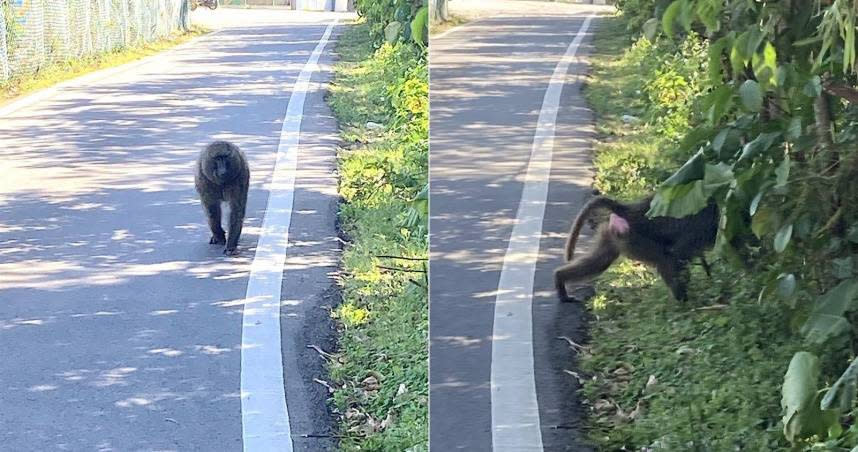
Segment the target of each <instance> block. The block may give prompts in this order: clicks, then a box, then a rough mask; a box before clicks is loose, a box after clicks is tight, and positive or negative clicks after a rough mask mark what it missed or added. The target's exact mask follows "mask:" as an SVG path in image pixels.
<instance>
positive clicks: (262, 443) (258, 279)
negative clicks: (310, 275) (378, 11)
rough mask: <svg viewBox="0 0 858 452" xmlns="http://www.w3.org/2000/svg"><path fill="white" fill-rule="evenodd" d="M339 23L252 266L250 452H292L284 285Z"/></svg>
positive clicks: (312, 63)
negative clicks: (313, 114)
mask: <svg viewBox="0 0 858 452" xmlns="http://www.w3.org/2000/svg"><path fill="white" fill-rule="evenodd" d="M336 24H337V20H336V19H335V20H334V21H333V22H331V23H330V24H329V25H328V27H327V28H326V29H325V33H324V34H323V35H322V38H321V39H320V40H319V43H318V44H317V45H316V49H315V50H313V53H312V54H311V55H310V58H309V59H308V60H307V63H306V64H305V65H304V68H303V69H301V73H300V74H299V75H298V80H297V81H296V82H295V86H294V88H292V95H291V96H290V97H289V105H288V106H287V107H286V117H285V118H284V119H283V128H282V129H281V130H280V143H279V145H278V146H277V161H276V163H275V164H274V174H273V176H272V177H271V184H270V188H269V195H268V207H267V208H266V209H265V218H264V220H263V222H262V231H261V232H260V234H259V243H258V244H257V246H256V255H255V256H254V257H253V263H252V264H251V266H250V277H249V278H248V281H247V295H246V297H245V300H244V318H243V321H242V326H241V427H242V439H243V441H244V450H245V451H246V452H267V451H277V452H292V433H291V429H290V426H289V410H288V409H287V406H286V393H285V389H284V382H283V356H282V355H281V353H282V351H281V346H280V285H281V282H282V278H283V266H284V264H285V262H286V245H287V243H288V240H289V225H290V223H291V221H292V201H293V200H294V196H295V191H294V188H295V172H296V170H297V167H298V143H299V139H300V135H301V120H302V118H303V115H304V100H305V99H306V97H307V91H308V90H309V87H310V77H311V76H312V75H313V72H315V71H316V70H317V69H318V64H317V63H318V61H319V56H320V55H321V53H322V51H323V50H324V49H325V45H326V44H327V43H328V38H330V36H331V31H332V30H333V28H334V26H335V25H336Z"/></svg>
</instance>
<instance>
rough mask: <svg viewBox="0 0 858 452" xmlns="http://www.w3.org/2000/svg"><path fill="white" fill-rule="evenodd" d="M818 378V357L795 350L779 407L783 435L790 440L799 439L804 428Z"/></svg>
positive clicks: (810, 410)
mask: <svg viewBox="0 0 858 452" xmlns="http://www.w3.org/2000/svg"><path fill="white" fill-rule="evenodd" d="M818 378H819V359H818V358H817V357H816V356H815V355H813V354H812V353H808V352H797V353H796V354H795V355H793V357H792V360H790V363H789V368H788V369H787V372H786V375H784V384H783V386H782V387H781V407H783V409H784V416H783V424H784V436H786V438H787V440H789V441H790V442H794V441H795V440H797V439H800V438H801V437H802V436H803V435H802V433H803V432H804V431H805V430H806V429H805V423H806V421H805V418H806V417H807V414H808V412H811V413H812V412H813V411H814V410H813V408H817V410H818V409H819V408H818V407H814V406H813V405H812V404H813V399H814V396H815V395H816V382H817V379H818Z"/></svg>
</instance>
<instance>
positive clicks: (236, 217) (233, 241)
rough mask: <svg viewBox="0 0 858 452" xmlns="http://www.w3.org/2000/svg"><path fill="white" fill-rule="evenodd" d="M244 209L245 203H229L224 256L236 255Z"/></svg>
mask: <svg viewBox="0 0 858 452" xmlns="http://www.w3.org/2000/svg"><path fill="white" fill-rule="evenodd" d="M244 208H245V203H244V202H242V201H231V202H230V204H229V239H228V240H227V241H226V249H225V250H224V251H223V252H224V254H228V255H234V254H236V253H237V248H238V238H239V237H241V227H242V225H243V224H244Z"/></svg>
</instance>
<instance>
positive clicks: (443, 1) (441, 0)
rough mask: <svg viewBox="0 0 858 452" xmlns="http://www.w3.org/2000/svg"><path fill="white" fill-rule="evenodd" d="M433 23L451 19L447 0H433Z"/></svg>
mask: <svg viewBox="0 0 858 452" xmlns="http://www.w3.org/2000/svg"><path fill="white" fill-rule="evenodd" d="M431 9H432V23H435V24H437V23H440V22H446V21H448V20H449V19H450V14H449V12H448V10H447V0H432V7H431Z"/></svg>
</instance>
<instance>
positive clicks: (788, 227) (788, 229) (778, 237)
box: [775, 223, 792, 253]
mask: <svg viewBox="0 0 858 452" xmlns="http://www.w3.org/2000/svg"><path fill="white" fill-rule="evenodd" d="M791 238H792V223H789V224H785V225H783V226H781V228H780V229H778V232H777V234H775V251H776V252H778V253H782V252H783V251H784V250H785V249H786V247H787V245H789V240H790V239H791Z"/></svg>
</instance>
